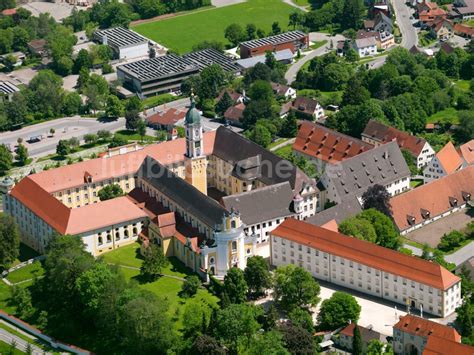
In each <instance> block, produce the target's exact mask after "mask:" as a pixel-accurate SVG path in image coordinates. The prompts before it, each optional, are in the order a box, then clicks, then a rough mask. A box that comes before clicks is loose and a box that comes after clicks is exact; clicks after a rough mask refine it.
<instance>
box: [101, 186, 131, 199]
mask: <svg viewBox="0 0 474 355" xmlns="http://www.w3.org/2000/svg"><path fill="white" fill-rule="evenodd" d="M97 195H98V196H99V199H100V200H101V201H107V200H111V199H113V198H117V197H120V196H123V195H124V192H123V190H122V188H121V187H120V185H118V184H111V185H107V186H105V187H103V188H102V189H100V190H99V192H98V193H97Z"/></svg>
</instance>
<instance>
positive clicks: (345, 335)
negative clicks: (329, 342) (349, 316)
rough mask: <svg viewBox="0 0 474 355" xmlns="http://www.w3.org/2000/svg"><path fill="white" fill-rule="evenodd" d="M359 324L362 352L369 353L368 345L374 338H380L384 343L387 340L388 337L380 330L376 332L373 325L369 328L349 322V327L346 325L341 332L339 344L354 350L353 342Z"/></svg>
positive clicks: (346, 348)
mask: <svg viewBox="0 0 474 355" xmlns="http://www.w3.org/2000/svg"><path fill="white" fill-rule="evenodd" d="M356 326H357V328H359V331H360V337H361V339H362V353H363V354H366V353H367V345H368V344H369V343H370V342H371V341H372V340H378V341H381V342H382V343H385V342H386V340H387V337H386V336H384V335H382V334H380V333H379V332H376V331H375V330H373V328H372V327H371V326H369V327H368V328H365V327H362V326H360V325H357V324H356V323H352V322H351V323H349V325H348V326H347V327H345V328H344V329H343V330H341V331H340V333H339V340H338V345H339V346H340V347H341V348H343V349H345V350H347V351H349V352H352V342H353V341H354V329H355V327H356Z"/></svg>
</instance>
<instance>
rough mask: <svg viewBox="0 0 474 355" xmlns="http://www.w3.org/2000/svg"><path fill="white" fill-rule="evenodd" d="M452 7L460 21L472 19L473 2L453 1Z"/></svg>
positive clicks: (473, 11) (473, 14) (468, 0)
mask: <svg viewBox="0 0 474 355" xmlns="http://www.w3.org/2000/svg"><path fill="white" fill-rule="evenodd" d="M453 5H454V6H453V11H454V12H456V13H458V14H459V16H460V18H461V20H462V21H466V20H471V19H473V18H474V1H473V0H455V1H454V4H453Z"/></svg>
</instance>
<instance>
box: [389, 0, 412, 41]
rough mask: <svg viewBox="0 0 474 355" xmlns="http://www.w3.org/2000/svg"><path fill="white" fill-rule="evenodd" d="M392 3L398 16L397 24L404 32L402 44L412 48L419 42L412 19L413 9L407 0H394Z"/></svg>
mask: <svg viewBox="0 0 474 355" xmlns="http://www.w3.org/2000/svg"><path fill="white" fill-rule="evenodd" d="M392 4H393V10H394V11H395V16H396V18H397V24H398V27H399V28H400V32H401V34H402V42H401V43H400V45H401V46H402V47H404V48H406V49H410V48H411V47H413V46H414V45H417V44H418V34H417V32H416V29H415V27H413V24H412V22H411V20H410V16H412V14H413V9H411V8H410V7H408V6H407V5H406V4H405V0H393V1H392Z"/></svg>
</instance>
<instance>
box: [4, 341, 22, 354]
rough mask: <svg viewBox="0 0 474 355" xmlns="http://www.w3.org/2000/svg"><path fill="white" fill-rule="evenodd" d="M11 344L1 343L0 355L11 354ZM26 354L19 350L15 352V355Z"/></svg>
mask: <svg viewBox="0 0 474 355" xmlns="http://www.w3.org/2000/svg"><path fill="white" fill-rule="evenodd" d="M10 351H11V344H7V343H5V342H3V341H0V354H11V352H10ZM21 354H24V352H23V351H20V350H18V349H15V350H14V351H13V355H21Z"/></svg>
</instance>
